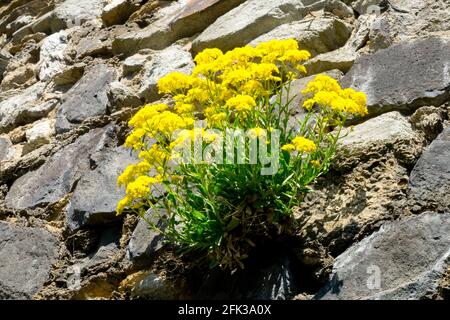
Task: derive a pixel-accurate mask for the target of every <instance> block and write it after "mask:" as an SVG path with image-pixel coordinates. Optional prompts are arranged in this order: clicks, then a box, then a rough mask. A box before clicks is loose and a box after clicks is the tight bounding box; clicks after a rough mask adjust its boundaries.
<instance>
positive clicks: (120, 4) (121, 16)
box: [102, 0, 139, 26]
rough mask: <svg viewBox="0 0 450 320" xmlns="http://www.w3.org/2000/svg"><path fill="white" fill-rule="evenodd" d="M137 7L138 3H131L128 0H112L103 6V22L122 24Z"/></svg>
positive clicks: (106, 23) (107, 24) (108, 24)
mask: <svg viewBox="0 0 450 320" xmlns="http://www.w3.org/2000/svg"><path fill="white" fill-rule="evenodd" d="M138 9H139V4H138V3H133V2H131V1H129V0H112V1H111V2H109V3H108V4H107V5H106V6H105V7H104V8H103V11H102V20H103V23H104V24H105V25H106V26H112V25H115V24H123V23H125V22H126V21H127V20H128V18H129V17H130V16H131V14H132V13H133V12H135V11H136V10H138Z"/></svg>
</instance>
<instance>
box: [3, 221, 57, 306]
mask: <svg viewBox="0 0 450 320" xmlns="http://www.w3.org/2000/svg"><path fill="white" fill-rule="evenodd" d="M57 254H58V241H57V238H56V236H54V235H53V234H51V233H50V232H48V231H46V230H44V229H39V228H22V227H18V226H14V225H13V224H10V223H6V222H0V261H1V263H0V299H11V300H22V299H32V297H33V296H34V295H35V294H36V293H37V292H38V291H39V290H40V289H42V287H43V286H44V283H45V282H46V281H47V280H48V279H49V276H50V269H51V267H52V264H53V263H55V262H56V258H57Z"/></svg>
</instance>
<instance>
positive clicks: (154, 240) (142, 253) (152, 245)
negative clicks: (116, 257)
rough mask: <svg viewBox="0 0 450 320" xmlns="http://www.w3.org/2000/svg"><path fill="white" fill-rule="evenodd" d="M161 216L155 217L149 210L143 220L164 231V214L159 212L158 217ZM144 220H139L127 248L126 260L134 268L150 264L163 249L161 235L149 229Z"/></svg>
mask: <svg viewBox="0 0 450 320" xmlns="http://www.w3.org/2000/svg"><path fill="white" fill-rule="evenodd" d="M161 214H162V215H163V216H162V217H160V216H155V214H154V211H152V210H149V211H148V212H147V213H146V215H145V219H146V220H148V221H150V222H152V223H154V224H155V225H156V226H157V227H158V228H159V229H164V228H165V222H164V219H163V218H164V213H163V212H161V213H159V214H158V215H161ZM146 220H144V219H142V218H141V219H140V220H139V222H138V224H137V226H136V229H134V231H133V234H132V236H131V238H130V242H129V244H128V247H127V258H128V259H129V260H130V261H131V262H132V263H133V265H135V266H145V265H148V264H149V263H151V262H152V261H153V260H154V258H155V253H156V252H157V251H158V250H159V249H161V248H162V247H163V235H161V234H160V233H159V232H158V231H156V230H154V229H151V228H150V226H149V224H148V222H147V221H146Z"/></svg>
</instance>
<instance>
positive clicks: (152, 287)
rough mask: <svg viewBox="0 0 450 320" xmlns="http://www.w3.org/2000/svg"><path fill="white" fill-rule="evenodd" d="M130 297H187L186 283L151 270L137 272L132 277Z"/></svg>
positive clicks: (165, 298)
mask: <svg viewBox="0 0 450 320" xmlns="http://www.w3.org/2000/svg"><path fill="white" fill-rule="evenodd" d="M133 282H134V284H133V286H132V288H131V298H133V299H136V298H140V299H149V300H178V299H186V298H187V297H189V293H188V290H187V288H186V284H185V283H184V282H183V281H180V280H172V279H169V278H167V277H165V276H164V275H160V274H157V273H155V272H152V271H146V272H142V273H140V274H138V275H137V276H136V277H135V279H133Z"/></svg>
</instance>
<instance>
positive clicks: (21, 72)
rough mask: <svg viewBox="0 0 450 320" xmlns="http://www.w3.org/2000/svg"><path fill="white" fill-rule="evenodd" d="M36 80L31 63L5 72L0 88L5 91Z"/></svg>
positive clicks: (21, 86) (30, 83)
mask: <svg viewBox="0 0 450 320" xmlns="http://www.w3.org/2000/svg"><path fill="white" fill-rule="evenodd" d="M35 82H36V71H35V67H34V65H32V64H27V65H24V66H20V67H19V68H17V69H15V70H14V71H11V72H6V73H5V75H4V78H3V81H2V83H1V86H0V89H2V90H4V91H7V90H10V89H18V88H23V87H26V86H30V85H32V84H33V83H35Z"/></svg>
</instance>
